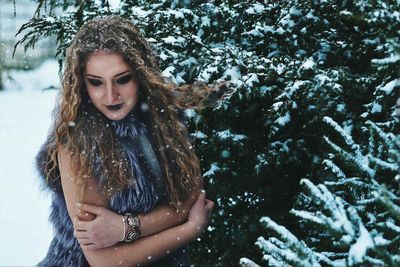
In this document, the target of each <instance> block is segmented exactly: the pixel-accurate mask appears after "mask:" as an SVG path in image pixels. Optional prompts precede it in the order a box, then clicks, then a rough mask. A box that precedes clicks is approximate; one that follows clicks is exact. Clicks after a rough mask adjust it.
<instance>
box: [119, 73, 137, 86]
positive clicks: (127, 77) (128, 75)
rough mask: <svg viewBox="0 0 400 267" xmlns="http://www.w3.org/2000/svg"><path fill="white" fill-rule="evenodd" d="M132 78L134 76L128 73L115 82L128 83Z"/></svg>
mask: <svg viewBox="0 0 400 267" xmlns="http://www.w3.org/2000/svg"><path fill="white" fill-rule="evenodd" d="M132 78H133V75H132V74H127V75H125V76H122V77H121V78H118V79H117V80H116V81H115V82H116V83H118V84H126V83H128V82H129V81H130V80H132Z"/></svg>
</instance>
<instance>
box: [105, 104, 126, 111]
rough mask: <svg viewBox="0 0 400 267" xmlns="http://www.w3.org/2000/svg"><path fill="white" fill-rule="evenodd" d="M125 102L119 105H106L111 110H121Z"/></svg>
mask: <svg viewBox="0 0 400 267" xmlns="http://www.w3.org/2000/svg"><path fill="white" fill-rule="evenodd" d="M123 104H124V103H122V104H117V105H108V106H106V108H107V109H108V110H111V111H116V110H119V109H120V108H122V105H123Z"/></svg>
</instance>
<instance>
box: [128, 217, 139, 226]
mask: <svg viewBox="0 0 400 267" xmlns="http://www.w3.org/2000/svg"><path fill="white" fill-rule="evenodd" d="M128 224H129V225H130V226H132V227H133V228H135V227H139V224H140V221H139V218H138V217H132V216H130V217H128Z"/></svg>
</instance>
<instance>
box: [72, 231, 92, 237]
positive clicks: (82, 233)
mask: <svg viewBox="0 0 400 267" xmlns="http://www.w3.org/2000/svg"><path fill="white" fill-rule="evenodd" d="M74 236H75V237H76V238H77V239H89V235H88V233H87V232H86V231H77V230H74Z"/></svg>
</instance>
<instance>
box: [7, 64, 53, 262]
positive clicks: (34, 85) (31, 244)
mask: <svg viewBox="0 0 400 267" xmlns="http://www.w3.org/2000/svg"><path fill="white" fill-rule="evenodd" d="M57 72H58V66H57V63H56V62H55V61H47V62H45V64H43V65H42V66H41V67H40V68H39V69H38V70H34V71H30V72H13V73H11V76H12V77H14V78H15V80H14V81H6V82H5V85H6V90H5V91H4V92H0V266H19V267H20V266H33V265H35V264H37V263H38V262H39V261H40V260H41V259H42V258H43V257H44V256H45V253H46V252H47V249H48V246H49V243H50V240H51V237H52V228H51V225H50V224H49V223H48V216H49V205H50V198H49V195H48V194H45V193H42V192H40V190H39V178H38V176H37V173H36V172H35V171H34V167H33V163H34V157H35V154H36V153H37V151H38V149H39V147H40V145H41V143H42V142H43V141H44V139H45V137H46V135H47V131H48V129H49V126H50V119H51V110H52V108H53V106H54V102H55V96H56V90H47V91H41V89H42V88H46V87H49V86H50V85H54V86H56V87H58V86H59V84H58V82H57V79H58V77H57ZM3 78H4V76H3Z"/></svg>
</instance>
